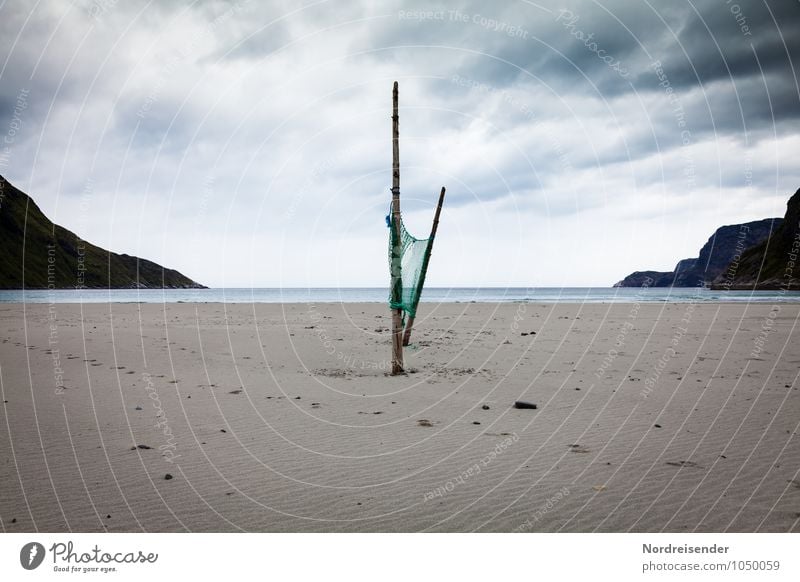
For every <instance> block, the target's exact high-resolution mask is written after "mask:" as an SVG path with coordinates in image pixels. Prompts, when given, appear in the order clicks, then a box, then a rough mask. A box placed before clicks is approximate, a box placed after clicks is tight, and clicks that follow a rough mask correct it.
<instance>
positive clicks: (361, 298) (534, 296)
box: [0, 287, 800, 303]
mask: <svg viewBox="0 0 800 582" xmlns="http://www.w3.org/2000/svg"><path fill="white" fill-rule="evenodd" d="M388 294H389V292H388V289H387V288H385V287H318V288H298V287H284V288H253V289H248V288H217V289H55V290H48V289H43V290H0V303H385V302H387V301H388ZM786 301H800V291H780V290H779V291H725V290H711V289H706V288H699V287H691V288H675V287H671V288H670V287H658V288H639V287H616V288H614V287H535V288H531V287H431V288H425V290H424V291H423V293H422V298H421V302H423V303H473V302H474V303H509V302H511V303H513V302H518V303H519V302H536V303H636V302H646V303H652V302H674V303H692V302H694V303H701V302H712V303H713V302H736V303H738V302H745V303H747V302H754V303H770V302H772V303H777V302H786Z"/></svg>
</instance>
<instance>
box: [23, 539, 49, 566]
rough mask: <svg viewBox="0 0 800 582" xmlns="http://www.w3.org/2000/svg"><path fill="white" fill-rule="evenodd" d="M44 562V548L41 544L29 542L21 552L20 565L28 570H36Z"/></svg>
mask: <svg viewBox="0 0 800 582" xmlns="http://www.w3.org/2000/svg"><path fill="white" fill-rule="evenodd" d="M43 560H44V546H43V545H42V544H40V543H39V542H29V543H27V544H25V545H24V546H22V549H21V550H20V551H19V563H20V564H22V567H23V568H25V569H26V570H35V569H36V568H38V567H39V566H40V565H41V563H42V561H43Z"/></svg>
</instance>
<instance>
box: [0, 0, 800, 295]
mask: <svg viewBox="0 0 800 582" xmlns="http://www.w3.org/2000/svg"><path fill="white" fill-rule="evenodd" d="M737 2H738V3H737ZM798 38H800V3H798V2H795V1H793V0H780V1H778V0H775V1H769V2H759V1H746V0H736V1H726V0H707V1H686V2H683V1H676V2H670V3H661V2H652V0H635V1H628V0H625V1H623V0H614V1H610V0H597V1H593V0H574V1H573V0H563V1H561V0H558V1H556V2H549V1H548V2H539V3H534V2H528V1H523V0H508V1H505V2H499V3H489V2H477V1H460V2H459V1H456V2H436V1H419V2H408V1H403V2H401V1H397V2H367V1H366V0H364V1H349V0H348V1H324V0H323V1H320V0H315V1H309V2H288V1H267V2H261V1H256V0H249V1H248V0H239V1H238V2H222V1H197V2H170V1H163V2H161V1H159V2H156V1H151V2H149V3H147V2H122V1H115V0H76V1H62V2H54V1H50V2H48V1H40V2H24V1H22V0H5V1H0V46H1V47H2V50H1V51H0V63H2V65H0V66H2V68H0V123H1V124H2V125H0V133H2V134H3V135H4V138H3V139H4V143H3V144H2V146H3V147H4V149H3V150H0V152H2V153H3V156H2V157H0V173H2V174H3V175H5V176H6V177H7V178H8V179H9V180H10V181H11V182H12V183H14V184H15V185H16V186H17V187H19V188H21V189H22V190H24V191H26V192H28V193H29V194H31V195H32V196H33V197H34V199H35V200H36V202H37V203H38V204H39V206H40V207H41V208H42V210H43V211H44V212H45V213H46V214H47V215H48V216H49V217H50V218H52V219H53V220H54V221H55V222H57V223H59V224H61V225H63V226H65V227H67V228H69V229H71V230H73V231H75V232H76V233H77V234H78V235H80V236H81V237H83V238H85V239H87V240H89V241H91V242H93V243H95V244H98V245H100V246H103V247H105V248H108V249H111V250H114V251H116V252H125V253H128V254H135V255H139V256H142V257H146V258H149V259H152V260H155V261H157V262H159V263H161V264H164V265H165V266H170V267H173V268H177V269H179V270H180V271H182V272H183V273H184V274H186V275H188V276H190V277H192V278H194V279H195V280H198V281H200V282H202V283H205V284H207V285H210V286H230V287H250V286H259V287H264V286H307V285H308V286H382V285H388V265H387V235H388V231H387V229H386V226H385V222H384V215H385V214H386V211H387V208H388V204H389V200H390V193H389V187H390V186H391V174H390V170H391V141H390V138H391V121H390V117H389V116H390V114H391V87H392V82H393V81H394V80H398V81H399V83H400V105H401V108H400V128H401V151H400V157H401V191H402V204H403V209H404V217H405V221H406V223H407V225H408V227H409V229H410V230H412V232H414V234H417V235H418V236H420V237H423V236H425V235H426V234H427V232H428V230H429V229H430V220H431V218H432V213H433V205H434V203H435V201H436V197H437V195H438V191H439V189H440V187H441V186H443V185H444V186H447V192H448V193H447V199H446V202H445V210H444V212H443V215H442V221H441V224H440V230H439V237H438V238H437V242H436V248H435V250H434V258H433V259H432V263H431V272H430V274H429V277H428V284H429V285H434V286H473V285H484V286H591V285H594V286H608V285H610V284H612V283H614V282H615V281H617V280H619V279H621V278H622V277H623V276H624V275H626V274H628V273H629V272H631V271H633V270H637V269H644V268H653V269H662V270H670V269H671V268H672V267H673V266H674V264H675V262H677V260H678V259H681V258H684V257H690V256H696V253H697V251H698V249H699V248H700V246H701V245H702V244H703V243H704V242H705V241H706V239H707V238H708V237H709V235H710V234H711V233H712V232H713V231H714V229H715V228H717V227H718V226H721V225H723V224H733V223H739V222H745V221H749V220H755V219H760V218H765V217H771V216H782V215H783V213H784V209H785V202H786V200H787V199H788V197H789V195H790V194H791V193H793V192H794V191H795V190H796V189H797V188H798V187H800V165H798V161H797V160H798V152H800V123H799V122H800V91H799V90H798V73H797V70H796V69H795V67H796V66H797V65H798V64H800V43H798V41H797V39H798Z"/></svg>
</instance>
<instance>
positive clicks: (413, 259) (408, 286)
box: [387, 213, 432, 317]
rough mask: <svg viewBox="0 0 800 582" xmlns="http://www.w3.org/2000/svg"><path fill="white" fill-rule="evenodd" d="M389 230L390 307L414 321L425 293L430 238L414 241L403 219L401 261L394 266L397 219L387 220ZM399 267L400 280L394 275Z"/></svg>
mask: <svg viewBox="0 0 800 582" xmlns="http://www.w3.org/2000/svg"><path fill="white" fill-rule="evenodd" d="M387 224H388V226H389V270H390V274H391V275H392V278H391V281H392V283H393V284H392V285H391V289H390V295H389V306H390V307H391V308H392V309H402V310H403V311H405V312H406V313H407V314H408V315H409V316H411V317H414V316H415V315H416V313H417V304H418V303H419V296H420V294H421V293H422V286H423V285H424V283H425V272H426V271H427V268H428V258H429V257H430V252H429V245H430V242H431V240H432V239H430V238H422V239H420V238H414V237H413V236H411V235H410V234H409V232H408V231H407V230H406V227H405V225H404V224H403V219H402V218H401V219H400V245H399V252H400V257H399V258H400V261H398V262H395V259H396V257H395V255H394V253H393V251H394V247H395V245H394V243H395V228H394V219H393V217H392V215H391V213H390V214H389V216H388V217H387ZM398 265H399V267H400V269H401V277H400V279H397V280H396V279H395V274H394V273H393V272H392V271H393V269H394V268H396V267H397V266H398Z"/></svg>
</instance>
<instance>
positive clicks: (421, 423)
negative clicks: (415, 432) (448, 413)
mask: <svg viewBox="0 0 800 582" xmlns="http://www.w3.org/2000/svg"><path fill="white" fill-rule="evenodd" d="M417 426H433V423H432V422H431V421H430V420H428V419H427V418H423V419H421V420H418V421H417Z"/></svg>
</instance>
